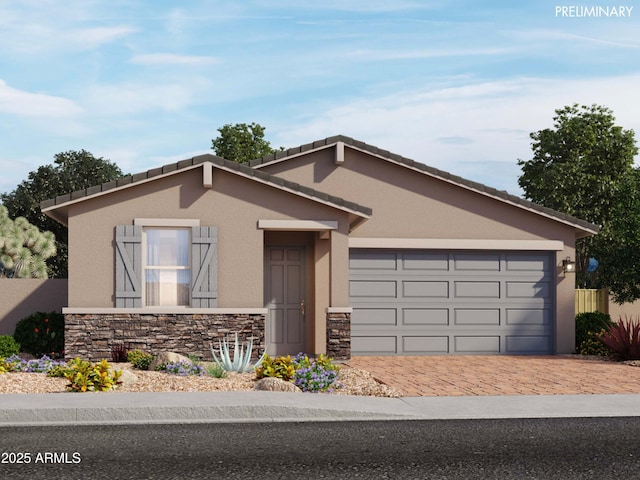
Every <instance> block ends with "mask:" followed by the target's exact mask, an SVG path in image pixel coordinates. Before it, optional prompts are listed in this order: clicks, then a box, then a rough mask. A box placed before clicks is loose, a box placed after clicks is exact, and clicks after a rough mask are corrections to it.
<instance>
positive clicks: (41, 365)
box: [6, 355, 66, 373]
mask: <svg viewBox="0 0 640 480" xmlns="http://www.w3.org/2000/svg"><path fill="white" fill-rule="evenodd" d="M6 361H7V362H9V363H10V364H11V369H12V371H14V372H27V373H49V372H50V371H51V370H53V369H54V368H56V367H58V366H60V367H63V368H64V367H66V363H65V362H60V361H57V360H52V359H51V358H49V357H48V356H46V355H43V356H42V357H41V358H39V359H36V360H23V359H22V358H20V357H19V356H18V355H12V356H10V357H9V358H7V359H6Z"/></svg>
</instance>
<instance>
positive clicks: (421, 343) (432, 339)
mask: <svg viewBox="0 0 640 480" xmlns="http://www.w3.org/2000/svg"><path fill="white" fill-rule="evenodd" d="M401 353H405V354H409V355H420V354H428V353H430V354H436V353H439V354H444V353H449V337H448V336H439V337H438V336H410V337H408V336H403V337H402V352H401Z"/></svg>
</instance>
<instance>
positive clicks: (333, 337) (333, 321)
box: [327, 313, 351, 360]
mask: <svg viewBox="0 0 640 480" xmlns="http://www.w3.org/2000/svg"><path fill="white" fill-rule="evenodd" d="M327 355H328V356H329V357H331V358H333V359H335V360H349V359H350V358H351V314H350V313H327Z"/></svg>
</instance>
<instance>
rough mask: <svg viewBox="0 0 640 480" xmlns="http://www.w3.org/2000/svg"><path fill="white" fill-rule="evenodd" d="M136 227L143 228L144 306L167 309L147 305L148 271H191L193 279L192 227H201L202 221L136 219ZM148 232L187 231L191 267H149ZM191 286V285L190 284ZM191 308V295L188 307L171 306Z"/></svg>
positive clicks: (142, 287)
mask: <svg viewBox="0 0 640 480" xmlns="http://www.w3.org/2000/svg"><path fill="white" fill-rule="evenodd" d="M133 224H134V225H140V226H141V227H142V245H141V247H142V252H141V253H142V272H141V278H140V284H141V289H142V292H141V294H142V305H143V307H150V308H162V307H165V308H166V307H167V306H166V305H164V306H162V305H147V271H148V270H155V271H159V270H189V278H190V279H191V275H192V272H191V270H192V269H193V260H192V258H191V257H192V255H191V245H192V238H191V235H192V233H191V227H199V226H200V220H197V219H175V218H174V219H170V218H136V219H135V220H134V223H133ZM148 230H186V231H187V232H188V234H189V242H188V246H187V248H188V252H187V253H188V256H189V266H188V267H184V266H182V265H176V266H170V265H162V266H158V265H154V266H151V267H149V266H148V265H147V231H148ZM189 285H190V283H189ZM190 307H191V295H189V298H188V303H187V305H171V306H170V308H177V309H188V308H190Z"/></svg>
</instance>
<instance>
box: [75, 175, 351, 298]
mask: <svg viewBox="0 0 640 480" xmlns="http://www.w3.org/2000/svg"><path fill="white" fill-rule="evenodd" d="M135 218H176V219H185V218H187V219H198V220H199V221H200V225H202V226H209V225H212V226H216V227H218V299H219V301H218V307H221V308H225V307H262V306H263V302H264V298H263V287H262V286H263V245H264V239H263V234H264V232H263V231H262V230H260V229H258V227H257V221H258V220H259V219H274V220H303V219H304V220H335V221H337V222H338V224H339V225H340V226H341V228H342V230H343V231H344V230H345V229H348V226H347V225H348V216H347V214H346V213H345V212H342V211H338V210H336V209H334V208H331V207H329V206H325V205H322V204H319V203H317V202H314V201H312V200H309V199H306V198H302V197H296V198H295V199H292V195H291V194H289V193H287V192H284V191H282V190H279V189H277V188H274V187H272V186H266V185H263V184H261V183H258V182H254V181H251V180H249V179H246V178H243V177H239V176H237V175H234V174H231V173H228V172H224V171H221V170H218V169H214V172H213V188H212V189H205V188H203V186H202V170H201V169H199V168H196V169H193V170H188V171H185V172H182V173H179V174H176V175H172V176H168V177H165V178H160V179H157V180H155V181H153V182H149V183H144V184H140V185H137V186H134V187H131V188H128V189H125V190H120V191H117V192H113V193H112V194H110V195H106V196H101V197H97V198H95V199H92V200H90V201H86V202H80V203H78V204H75V205H72V206H71V207H70V209H69V257H70V262H69V306H71V307H111V306H113V304H114V299H113V294H114V228H115V226H116V225H120V224H131V223H132V222H133V220H134V219H135ZM342 224H344V225H342ZM345 242H346V239H345Z"/></svg>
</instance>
